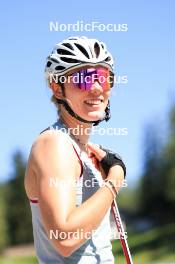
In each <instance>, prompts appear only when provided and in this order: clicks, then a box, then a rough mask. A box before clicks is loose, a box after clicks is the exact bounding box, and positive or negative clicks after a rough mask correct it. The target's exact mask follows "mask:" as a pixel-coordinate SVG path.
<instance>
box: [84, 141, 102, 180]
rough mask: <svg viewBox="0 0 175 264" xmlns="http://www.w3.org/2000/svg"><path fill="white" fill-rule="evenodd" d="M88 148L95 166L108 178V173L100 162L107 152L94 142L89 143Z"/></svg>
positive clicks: (89, 155)
mask: <svg viewBox="0 0 175 264" xmlns="http://www.w3.org/2000/svg"><path fill="white" fill-rule="evenodd" d="M87 150H88V157H89V158H90V159H91V160H92V162H93V163H94V165H95V167H96V168H97V169H98V170H99V171H100V172H101V174H102V178H103V179H106V175H105V173H104V171H103V169H102V167H101V166H100V163H99V162H100V161H101V160H102V159H103V158H104V156H105V155H106V152H105V151H104V150H102V149H101V148H100V147H99V146H98V145H96V144H92V143H88V144H87Z"/></svg>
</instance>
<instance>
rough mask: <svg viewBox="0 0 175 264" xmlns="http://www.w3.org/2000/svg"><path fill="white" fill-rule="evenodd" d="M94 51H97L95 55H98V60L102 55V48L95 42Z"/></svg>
mask: <svg viewBox="0 0 175 264" xmlns="http://www.w3.org/2000/svg"><path fill="white" fill-rule="evenodd" d="M94 51H95V54H96V58H98V56H99V54H100V46H99V44H98V43H97V42H95V44H94Z"/></svg>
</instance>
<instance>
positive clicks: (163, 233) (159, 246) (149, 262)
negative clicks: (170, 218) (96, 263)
mask: <svg viewBox="0 0 175 264" xmlns="http://www.w3.org/2000/svg"><path fill="white" fill-rule="evenodd" d="M128 236H129V238H128V244H129V248H130V250H131V254H132V258H133V262H134V264H158V263H159V264H160V263H162V264H165V263H171V264H173V263H174V264H175V224H170V225H166V226H162V227H159V228H154V229H152V230H149V231H147V232H143V233H134V234H132V233H130V234H128ZM113 253H114V256H115V261H116V262H115V263H117V264H125V261H124V257H123V252H122V249H121V245H120V241H119V240H117V241H114V242H113Z"/></svg>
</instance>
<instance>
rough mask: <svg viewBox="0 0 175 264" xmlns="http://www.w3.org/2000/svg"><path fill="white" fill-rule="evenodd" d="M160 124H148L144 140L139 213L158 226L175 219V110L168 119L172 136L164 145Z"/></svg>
mask: <svg viewBox="0 0 175 264" xmlns="http://www.w3.org/2000/svg"><path fill="white" fill-rule="evenodd" d="M159 131H160V129H159V127H158V124H156V123H155V122H154V124H149V125H148V126H147V128H146V130H145V139H144V170H143V171H144V172H143V175H142V178H141V181H140V198H139V199H140V211H141V213H142V215H144V216H147V217H151V218H152V219H153V220H154V221H155V223H156V224H161V223H162V222H164V223H165V222H167V223H169V222H172V221H173V220H174V219H175V215H174V214H173V213H172V212H173V210H175V107H172V108H171V111H170V115H169V133H168V135H167V138H166V142H165V143H164V144H163V143H162V141H161V140H160V137H159Z"/></svg>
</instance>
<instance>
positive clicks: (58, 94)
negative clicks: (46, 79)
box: [50, 82, 63, 99]
mask: <svg viewBox="0 0 175 264" xmlns="http://www.w3.org/2000/svg"><path fill="white" fill-rule="evenodd" d="M50 88H51V89H52V92H53V94H54V95H55V97H56V98H58V99H62V98H63V94H62V89H61V86H60V85H59V84H57V83H55V82H52V83H51V84H50Z"/></svg>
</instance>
